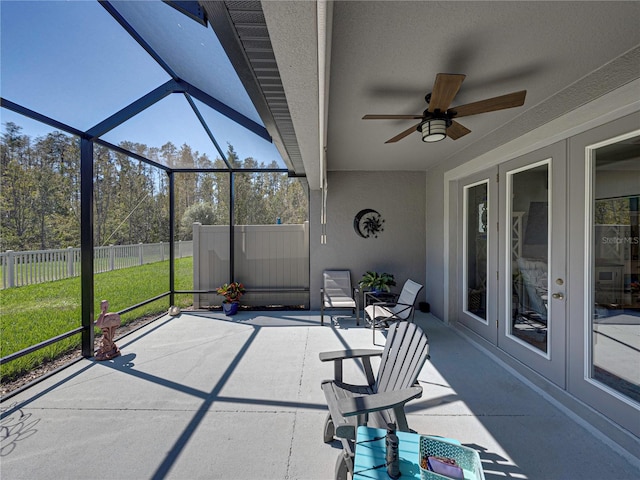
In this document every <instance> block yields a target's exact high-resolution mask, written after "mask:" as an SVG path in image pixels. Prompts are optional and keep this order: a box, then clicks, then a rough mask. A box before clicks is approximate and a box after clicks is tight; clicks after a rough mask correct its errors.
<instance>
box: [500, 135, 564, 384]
mask: <svg viewBox="0 0 640 480" xmlns="http://www.w3.org/2000/svg"><path fill="white" fill-rule="evenodd" d="M566 171H567V159H566V149H565V145H564V143H558V144H555V145H551V146H550V147H547V148H544V149H542V150H538V151H536V152H534V153H532V154H530V155H525V156H523V157H520V158H517V159H514V160H511V161H509V162H506V163H503V164H501V165H500V167H499V175H500V186H499V191H500V201H499V203H500V206H499V211H500V227H501V228H500V229H499V230H500V234H499V238H498V250H499V256H498V271H499V274H498V276H499V278H498V304H499V306H500V308H499V312H498V345H499V347H500V348H501V349H503V350H505V351H506V352H508V353H509V354H511V355H512V356H514V357H515V358H517V359H519V360H520V361H522V362H523V363H524V364H526V365H528V366H529V367H531V368H533V369H534V370H536V371H537V372H538V373H540V374H542V375H544V376H545V377H547V378H548V379H549V380H551V381H552V382H554V383H555V384H557V385H558V386H560V387H562V388H564V386H565V383H566V378H565V376H566V375H565V355H564V352H565V348H566V331H567V319H566V310H567V309H566V298H565V297H566V291H567V273H566V272H567V264H566V257H567V240H566V238H567V229H566V222H567V215H566V211H567V194H566V185H567V175H566Z"/></svg>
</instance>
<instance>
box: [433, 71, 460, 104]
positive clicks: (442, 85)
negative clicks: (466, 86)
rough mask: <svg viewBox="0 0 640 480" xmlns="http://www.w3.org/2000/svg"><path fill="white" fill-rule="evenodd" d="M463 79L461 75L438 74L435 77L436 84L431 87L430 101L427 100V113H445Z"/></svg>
mask: <svg viewBox="0 0 640 480" xmlns="http://www.w3.org/2000/svg"><path fill="white" fill-rule="evenodd" d="M464 79H465V75H461V74H454V73H439V74H438V75H436V83H435V84H434V85H433V91H432V92H431V100H429V111H430V112H431V113H433V112H435V111H436V110H440V111H441V112H446V111H447V109H448V108H449V105H451V102H453V99H454V98H455V96H456V94H457V93H458V90H460V86H461V85H462V82H463V81H464Z"/></svg>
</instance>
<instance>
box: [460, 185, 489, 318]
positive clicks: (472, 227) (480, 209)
mask: <svg viewBox="0 0 640 480" xmlns="http://www.w3.org/2000/svg"><path fill="white" fill-rule="evenodd" d="M464 190H465V197H466V198H465V220H464V222H465V227H466V228H465V234H464V241H465V248H464V254H463V255H464V265H465V267H464V268H465V270H464V273H465V275H464V277H463V278H464V281H463V283H464V288H465V291H466V292H467V294H466V296H465V297H464V300H465V302H464V310H465V312H466V313H468V314H469V315H473V316H475V317H477V318H478V320H481V321H484V322H486V321H487V238H488V225H487V216H488V208H489V205H488V181H485V182H482V183H480V184H478V185H474V186H470V187H465V189H464Z"/></svg>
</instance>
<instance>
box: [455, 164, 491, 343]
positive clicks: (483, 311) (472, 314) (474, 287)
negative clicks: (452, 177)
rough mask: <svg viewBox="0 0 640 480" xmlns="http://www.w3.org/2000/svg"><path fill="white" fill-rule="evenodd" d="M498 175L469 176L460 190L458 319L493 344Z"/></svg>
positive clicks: (461, 183) (462, 182) (463, 181)
mask: <svg viewBox="0 0 640 480" xmlns="http://www.w3.org/2000/svg"><path fill="white" fill-rule="evenodd" d="M497 172H498V170H497V168H493V169H489V170H486V171H484V172H481V173H479V174H476V175H473V176H471V177H468V178H466V179H464V180H462V181H461V182H460V188H459V191H458V202H459V205H460V214H459V216H458V218H460V222H459V225H458V230H459V231H460V235H458V238H459V239H460V240H459V244H458V252H459V256H458V258H460V259H461V262H459V264H458V265H459V268H458V278H460V279H461V288H460V289H459V293H458V297H457V298H458V307H457V310H458V319H459V320H460V322H461V323H463V324H464V325H465V326H466V327H468V328H469V329H471V330H473V331H474V332H475V333H477V334H479V335H481V336H482V337H483V338H485V339H486V340H488V341H489V342H491V343H493V344H496V343H497V340H498V339H497V328H496V327H497V322H498V314H497V305H498V301H497V300H498V280H497V275H496V272H497V271H498V265H497V264H498V241H497V239H498V235H497V233H498V232H497V224H498V222H497V216H496V215H497V213H496V212H497V206H498V186H497V185H498V184H497V176H498V175H497Z"/></svg>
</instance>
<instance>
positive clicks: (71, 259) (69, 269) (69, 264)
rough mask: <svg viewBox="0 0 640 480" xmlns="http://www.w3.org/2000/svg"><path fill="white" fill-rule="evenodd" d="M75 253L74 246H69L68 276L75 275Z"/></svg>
mask: <svg viewBox="0 0 640 480" xmlns="http://www.w3.org/2000/svg"><path fill="white" fill-rule="evenodd" d="M74 257H75V255H74V254H73V247H67V276H68V277H73V269H74V264H73V259H74Z"/></svg>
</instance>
